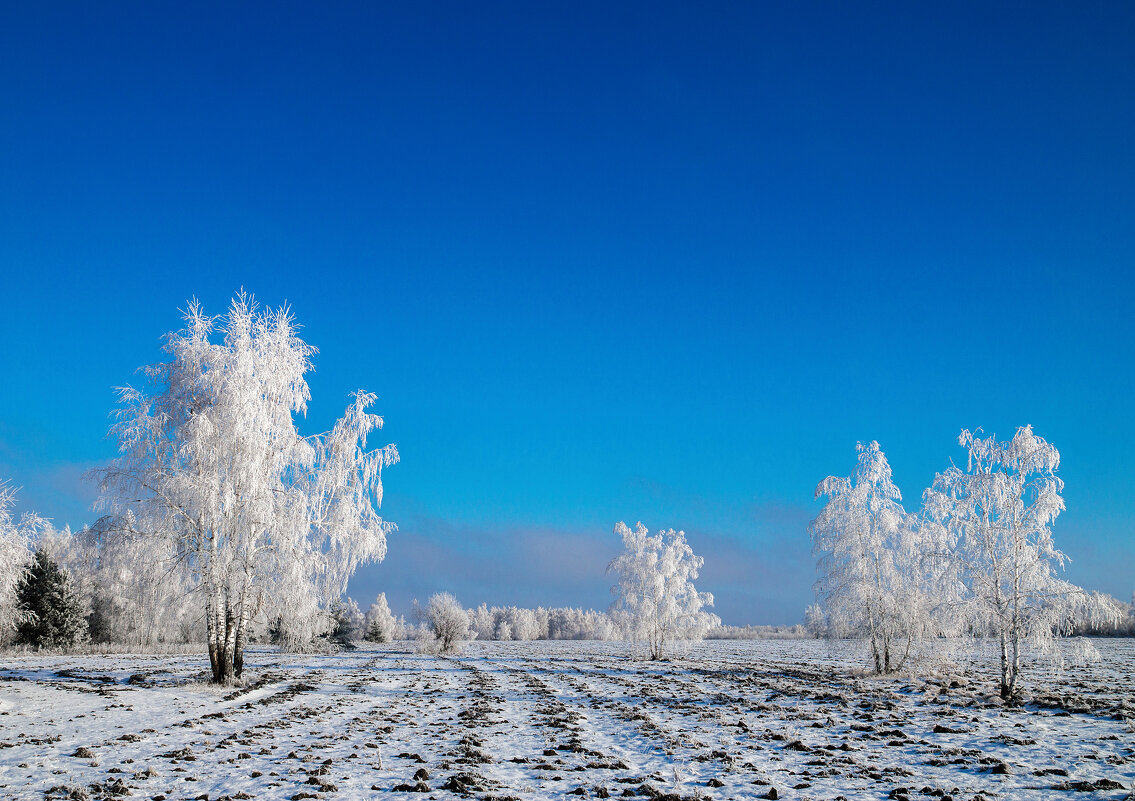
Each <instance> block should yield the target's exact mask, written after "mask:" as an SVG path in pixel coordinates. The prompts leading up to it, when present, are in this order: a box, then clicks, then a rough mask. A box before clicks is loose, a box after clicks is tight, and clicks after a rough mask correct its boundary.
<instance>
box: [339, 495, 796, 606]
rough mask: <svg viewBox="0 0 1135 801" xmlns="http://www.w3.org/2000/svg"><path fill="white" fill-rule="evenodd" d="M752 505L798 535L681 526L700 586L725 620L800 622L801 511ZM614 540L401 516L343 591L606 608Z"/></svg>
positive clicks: (395, 599)
mask: <svg viewBox="0 0 1135 801" xmlns="http://www.w3.org/2000/svg"><path fill="white" fill-rule="evenodd" d="M755 514H756V515H757V516H759V517H762V518H764V519H768V520H772V519H776V520H777V521H778V522H780V523H785V524H787V523H790V522H791V523H793V524H796V523H799V521H801V520H803V524H802V525H801V526H800V528H799V533H798V534H794V532H792V531H791V530H790V529H786V530H784V531H783V533H781V534H779V535H775V536H762V537H761V538H759V539H758V538H757V537H752V538H744V537H736V536H729V535H725V534H719V533H713V532H704V533H703V532H697V531H687V532H686V537H687V540H688V541H689V543H690V545H691V547H692V548H693V549H694V552H695V553H697V554H698V555H699V556H702V557H703V558H704V559H705V566H704V568H703V569H702V572H701V577H700V579H699V580H698V581H697V586H698V588H699V589H701V590H704V591H709V592H711V593H713V595H714V598H715V605H714V611H716V612H717V614H719V615H720V616H721V617H722V619H723V620H724V621H725V622H726V623H728V624H735V625H741V624H745V623H784V624H789V623H797V622H800V621H801V620H802V619H803V613H804V607H805V606H806V605H807V603H809V602H810V600H811V586H812V581H813V580H814V576H813V574H812V561H811V557H810V556H809V554H808V541H807V535H806V533H805V532H804V529H803V526H804V525H806V524H807V519H808V518H807V515H808V511H807V510H804V509H799V510H793V509H791V508H790V507H782V506H776V507H775V508H768V509H766V508H764V507H759V510H758V511H757V512H755ZM632 522H633V521H632ZM653 530H655V529H654V528H653V527H652V531H653ZM620 547H621V546H620V542H619V540H618V538H617V537H616V536H615V534H614V533H613V532H611V531H605V532H604V531H598V530H592V529H580V530H564V529H556V528H548V527H525V526H502V527H500V528H490V527H483V526H472V525H460V524H454V523H451V522H448V521H444V520H440V519H437V518H431V517H427V516H420V517H417V518H415V519H412V520H409V521H404V522H401V523H400V527H399V530H398V531H396V532H394V533H393V534H392V535H391V536H390V539H389V551H388V553H387V556H386V559H385V560H384V561H383V562H382V563H381V564H377V565H367V566H364V567H362V568H360V569H359V571H358V572H357V573H356V574H355V577H354V578H353V579H352V580H351V583H350V587H349V588H348V592H349V594H350V595H351V597H353V598H354V599H355V600H356V601H358V602H359V605H360V606H362V607H363V608H364V609H365V607H366V606H367V605H368V604H369V603H370V602H371V601H372V600H373V598H374V596H375V595H377V594H378V593H379V592H385V593H386V596H387V599H388V600H389V602H390V604H391V607H392V608H393V609H395V610H396V611H398V612H402V613H408V612H409V610H410V608H411V603H412V600H413V599H418V600H425V599H426V598H427V597H429V595H431V594H432V593H434V592H440V591H443V590H444V591H448V592H452V593H454V594H455V595H456V596H457V598H458V599H459V600H460V601H461V602H462V603H463V604H465V605H466V606H476V605H478V604H480V603H482V602H483V603H487V604H489V605H490V606H505V605H515V606H527V607H535V606H580V607H584V608H594V609H606V608H607V606H608V605H609V604H610V602H611V591H610V588H611V584H612V580H611V578H610V577H609V576H607V575H606V568H607V564H608V562H610V560H611V559H613V558H614V557H615V556H616V555H617V554H618V552H619V550H620Z"/></svg>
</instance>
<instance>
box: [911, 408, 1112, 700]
mask: <svg viewBox="0 0 1135 801" xmlns="http://www.w3.org/2000/svg"><path fill="white" fill-rule="evenodd" d="M979 432H980V429H979V431H978V432H970V431H968V430H963V431H962V433H961V435H960V436H959V437H958V444H959V445H961V446H962V447H963V448H965V449H966V450H967V453H968V459H967V465H966V469H965V470H964V471H963V470H961V469H959V468H958V467H950V468H949V469H948V470H946V471H945V472H942V473H939V474H938V475H937V476H936V477H935V479H934V484H933V486H932V487H931V488H930V489H928V490H927V491H926V493H925V506H926V508H927V510H928V513H929V514H930V515H931V516H932V517H933V518H934V519H936V520H938V521H939V522H941V523H942V524H943V525H944V526H945V527H946V529H947V530H948V531H949V533H950V535H951V536H952V537H953V538H954V541H955V547H956V550H957V556H958V559H957V564H958V566H959V569H960V570H961V574H962V578H963V581H964V583H965V585H966V588H967V590H968V604H967V609H968V611H969V613H970V615H969V623H970V626H971V627H972V628H974V629H976V630H979V631H988V632H991V633H992V635H993V636H994V637H996V638H997V641H998V645H999V647H1000V668H1001V676H1000V691H1001V696H1002V697H1003V698H1012V697H1013V696H1014V695H1015V694H1016V693H1017V680H1018V675H1019V673H1020V669H1021V659H1022V655H1023V651H1024V650H1025V649H1026V648H1027V647H1031V648H1033V649H1035V650H1037V651H1038V652H1040V653H1043V654H1048V655H1056V654H1057V653H1058V652H1057V650H1056V638H1057V637H1059V636H1060V635H1062V634H1065V633H1067V632H1068V631H1069V629H1070V628H1071V624H1072V622H1073V621H1074V620H1075V619H1077V617H1079V618H1085V617H1089V618H1090V617H1093V616H1098V615H1104V616H1108V615H1110V614H1112V612H1113V610H1111V609H1110V608H1098V607H1099V605H1097V604H1093V599H1092V597H1091V596H1089V595H1088V594H1087V593H1085V592H1084V591H1083V590H1081V589H1080V588H1079V587H1076V586H1075V585H1073V584H1070V583H1068V582H1066V581H1063V580H1061V579H1059V578H1057V576H1056V570H1057V569H1058V568H1060V569H1062V568H1063V566H1064V562H1065V559H1066V557H1065V556H1064V554H1063V553H1061V552H1060V551H1059V550H1057V549H1056V546H1055V544H1054V543H1053V539H1052V524H1053V522H1054V521H1055V520H1056V518H1057V516H1058V515H1059V514H1060V513H1061V512H1062V511H1064V499H1063V498H1062V497H1061V492H1062V491H1063V489H1064V482H1063V481H1061V479H1060V478H1058V477H1057V475H1056V471H1057V469H1058V468H1059V467H1060V453H1059V451H1057V450H1056V448H1055V447H1054V446H1053V445H1051V444H1049V443H1048V442H1046V441H1045V440H1044V439H1042V438H1041V437H1038V436H1037V435H1036V434H1034V433H1033V430H1032V427H1031V426H1025V427H1023V428H1019V429H1017V432H1016V434H1015V435H1014V436H1013V438H1012V439H1011V440H1009V441H1008V442H1004V441H999V440H998V439H997V438H996V437H985V438H982V437H979V436H976V433H979ZM1093 607H1096V608H1093ZM1085 646H1086V643H1085ZM1087 647H1089V648H1090V646H1087Z"/></svg>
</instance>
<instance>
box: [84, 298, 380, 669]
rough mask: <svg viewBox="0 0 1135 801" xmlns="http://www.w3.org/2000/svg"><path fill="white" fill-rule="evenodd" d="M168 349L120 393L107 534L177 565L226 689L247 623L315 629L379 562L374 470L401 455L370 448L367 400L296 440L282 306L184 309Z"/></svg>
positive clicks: (303, 365) (372, 422) (295, 402)
mask: <svg viewBox="0 0 1135 801" xmlns="http://www.w3.org/2000/svg"><path fill="white" fill-rule="evenodd" d="M165 350H166V352H167V353H168V354H169V356H170V358H169V361H166V362H162V363H160V364H156V365H153V366H151V367H148V368H145V371H144V372H145V375H146V378H147V379H148V386H146V387H144V388H142V389H135V388H132V387H126V388H124V389H122V390H121V391H120V408H119V410H118V412H117V420H116V422H115V424H114V425H113V426H112V429H111V431H112V433H113V434H114V436H115V437H116V438H117V440H118V447H119V453H120V456H119V458H118V459H117V460H115V461H114V462H113V463H112V464H111V465H110V466H109V467H107V468H105V469H103V470H100V471H97V473H96V474H97V476H98V478H99V483H100V488H101V490H102V493H103V496H102V501H103V503H104V504H105V506H106V507H107V508H108V509H109V511H111V513H112V514H113V516H114V519H115V520H116V521H117V524H116V525H117V528H118V531H119V533H120V535H122V536H126V537H130V538H139V537H140V538H149V537H159V538H168V540H169V541H170V543H171V544H172V547H173V549H174V552H175V554H176V557H175V558H176V559H178V560H181V561H183V562H184V564H185V565H186V566H187V568H188V569H189V570H190V573H191V575H192V576H193V579H194V581H195V584H196V590H197V592H199V593H200V594H201V596H202V603H203V606H204V609H205V628H206V637H207V642H208V649H209V660H210V664H211V667H212V672H213V680H214V681H216V682H219V683H226V684H227V683H231V682H232V681H233V679H234V678H235V677H239V676H240V673H241V670H242V667H243V652H244V645H245V641H246V638H247V636H248V627H249V623H250V621H251V619H252V618H253V616H254V615H256V614H257V613H258V612H259V611H261V610H264V611H266V612H269V613H270V614H274V615H275V616H278V617H279V618H280V619H282V620H285V621H287V620H296V621H309V620H313V619H318V617H319V616H317V615H313V614H311V613H312V612H313V611H314V610H316V609H319V608H320V607H324V608H325V607H326V606H327V605H328V604H329V603H330V601H331V600H332V599H336V598H339V597H340V596H341V595H342V593H343V592H344V590H345V589H346V582H347V579H348V578H349V577H350V575H351V574H352V573H353V572H354V570H355V568H356V567H357V566H358V565H359V564H360V563H362V562H366V561H370V560H379V559H382V557H383V556H384V555H385V554H386V536H387V534H388V533H389V532H390V531H391V530H392V528H393V526H392V524H390V523H387V522H386V521H384V520H382V518H381V517H380V516H379V514H378V507H379V506H380V504H381V502H382V480H381V474H382V468H383V467H386V466H389V465H391V464H393V463H395V462H396V461H397V459H398V452H397V450H396V449H395V447H394V446H393V445H388V446H386V447H383V448H377V449H368V448H367V438H368V435H369V434H370V433H371V432H372V431H374V430H375V429H377V428H380V427H381V426H382V418H380V417H378V416H377V415H375V414H372V413H370V412H368V411H367V409H368V408H369V407H370V406H371V404H372V403H373V402H374V396H373V395H371V394H369V393H366V392H358V393H356V394H355V395H354V399H353V401H352V403H351V405H350V406H349V407H348V408H347V411H346V414H345V415H344V416H343V417H342V418H341V419H340V420H339V421H338V422H337V423H336V424H335V425H334V427H333V428H332V430H331V431H330V432H328V433H326V434H320V435H316V436H311V437H304V436H301V435H300V433H299V432H298V430H297V428H296V423H295V415H296V414H304V413H305V412H306V409H307V403H308V401H309V399H310V392H309V390H308V385H307V382H306V380H305V378H304V376H305V374H306V373H307V371H308V370H309V369H311V358H312V356H313V355H314V353H315V349H314V348H313V347H311V346H310V345H308V344H307V343H305V342H304V341H303V340H302V339H300V337H299V335H298V332H297V327H296V324H295V321H294V319H293V317H292V314H291V312H290V310H289V309H287V308H286V307H281V308H279V309H275V310H261V309H260V308H259V307H258V306H257V305H256V304H255V302H254V301H253V300H252V299H251V298H250V297H249V296H247V295H246V294H244V293H243V292H242V293H240V294H239V295H238V296H237V297H236V298H235V299H234V300H233V303H232V305H231V307H230V309H229V312H228V314H227V315H224V316H223V317H212V316H209V315H206V314H205V313H204V311H203V310H202V308H201V306H200V304H198V303H197V302H196V301H193V302H192V303H190V305H189V308H188V310H187V311H186V312H185V313H184V328H183V329H182V330H180V331H178V332H176V333H172V334H169V335H168V336H167V337H166V344H165ZM324 617H326V616H324ZM308 634H309V632H299V633H297V641H303V640H305V639H306V640H307V641H310V637H308V636H307V635H308Z"/></svg>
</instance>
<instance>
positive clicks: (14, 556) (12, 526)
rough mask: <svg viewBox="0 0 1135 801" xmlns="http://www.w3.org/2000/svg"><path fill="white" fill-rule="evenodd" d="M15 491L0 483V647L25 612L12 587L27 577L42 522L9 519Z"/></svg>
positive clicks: (30, 518) (29, 516)
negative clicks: (33, 546)
mask: <svg viewBox="0 0 1135 801" xmlns="http://www.w3.org/2000/svg"><path fill="white" fill-rule="evenodd" d="M15 503H16V490H15V488H13V487H12V486H11V485H9V484H8V483H7V482H6V481H0V644H3V643H4V642H5V641H7V640H8V638H9V637H11V635H12V633H13V632H14V631H15V629H16V624H17V623H19V622H20V621H21V620H22V619H23V618H24V617H25V616H26V612H21V611H20V609H19V604H18V603H17V600H16V587H17V586H18V585H19V583H20V581H21V580H22V579H23V578H24V576H25V575H26V574H27V571H28V566H29V565H30V564H31V561H32V547H31V541H32V536H33V535H34V534H35V533H36V532H37V531H38V530H39V529H40V528H41V527H42V526H43V522H44V521H43V519H42V518H40V517H38V516H37V515H34V514H30V513H25V514H24V515H23V516H22V517H20V518H19V519H18V520H17V519H16V518H14V517H13V516H12V507H13V506H14V505H15Z"/></svg>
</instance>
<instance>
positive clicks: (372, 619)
mask: <svg viewBox="0 0 1135 801" xmlns="http://www.w3.org/2000/svg"><path fill="white" fill-rule="evenodd" d="M400 628H401V627H400V626H399V625H398V621H397V620H395V618H394V615H393V614H391V612H390V605H389V604H388V603H387V602H386V593H384V592H380V593H379V594H378V597H377V598H376V599H375V601H374V603H373V604H371V605H370V609H368V610H367V613H366V617H365V618H364V619H363V639H365V640H369V641H370V642H393V641H394V640H397V639H399V638H400V635H401V631H400Z"/></svg>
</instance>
